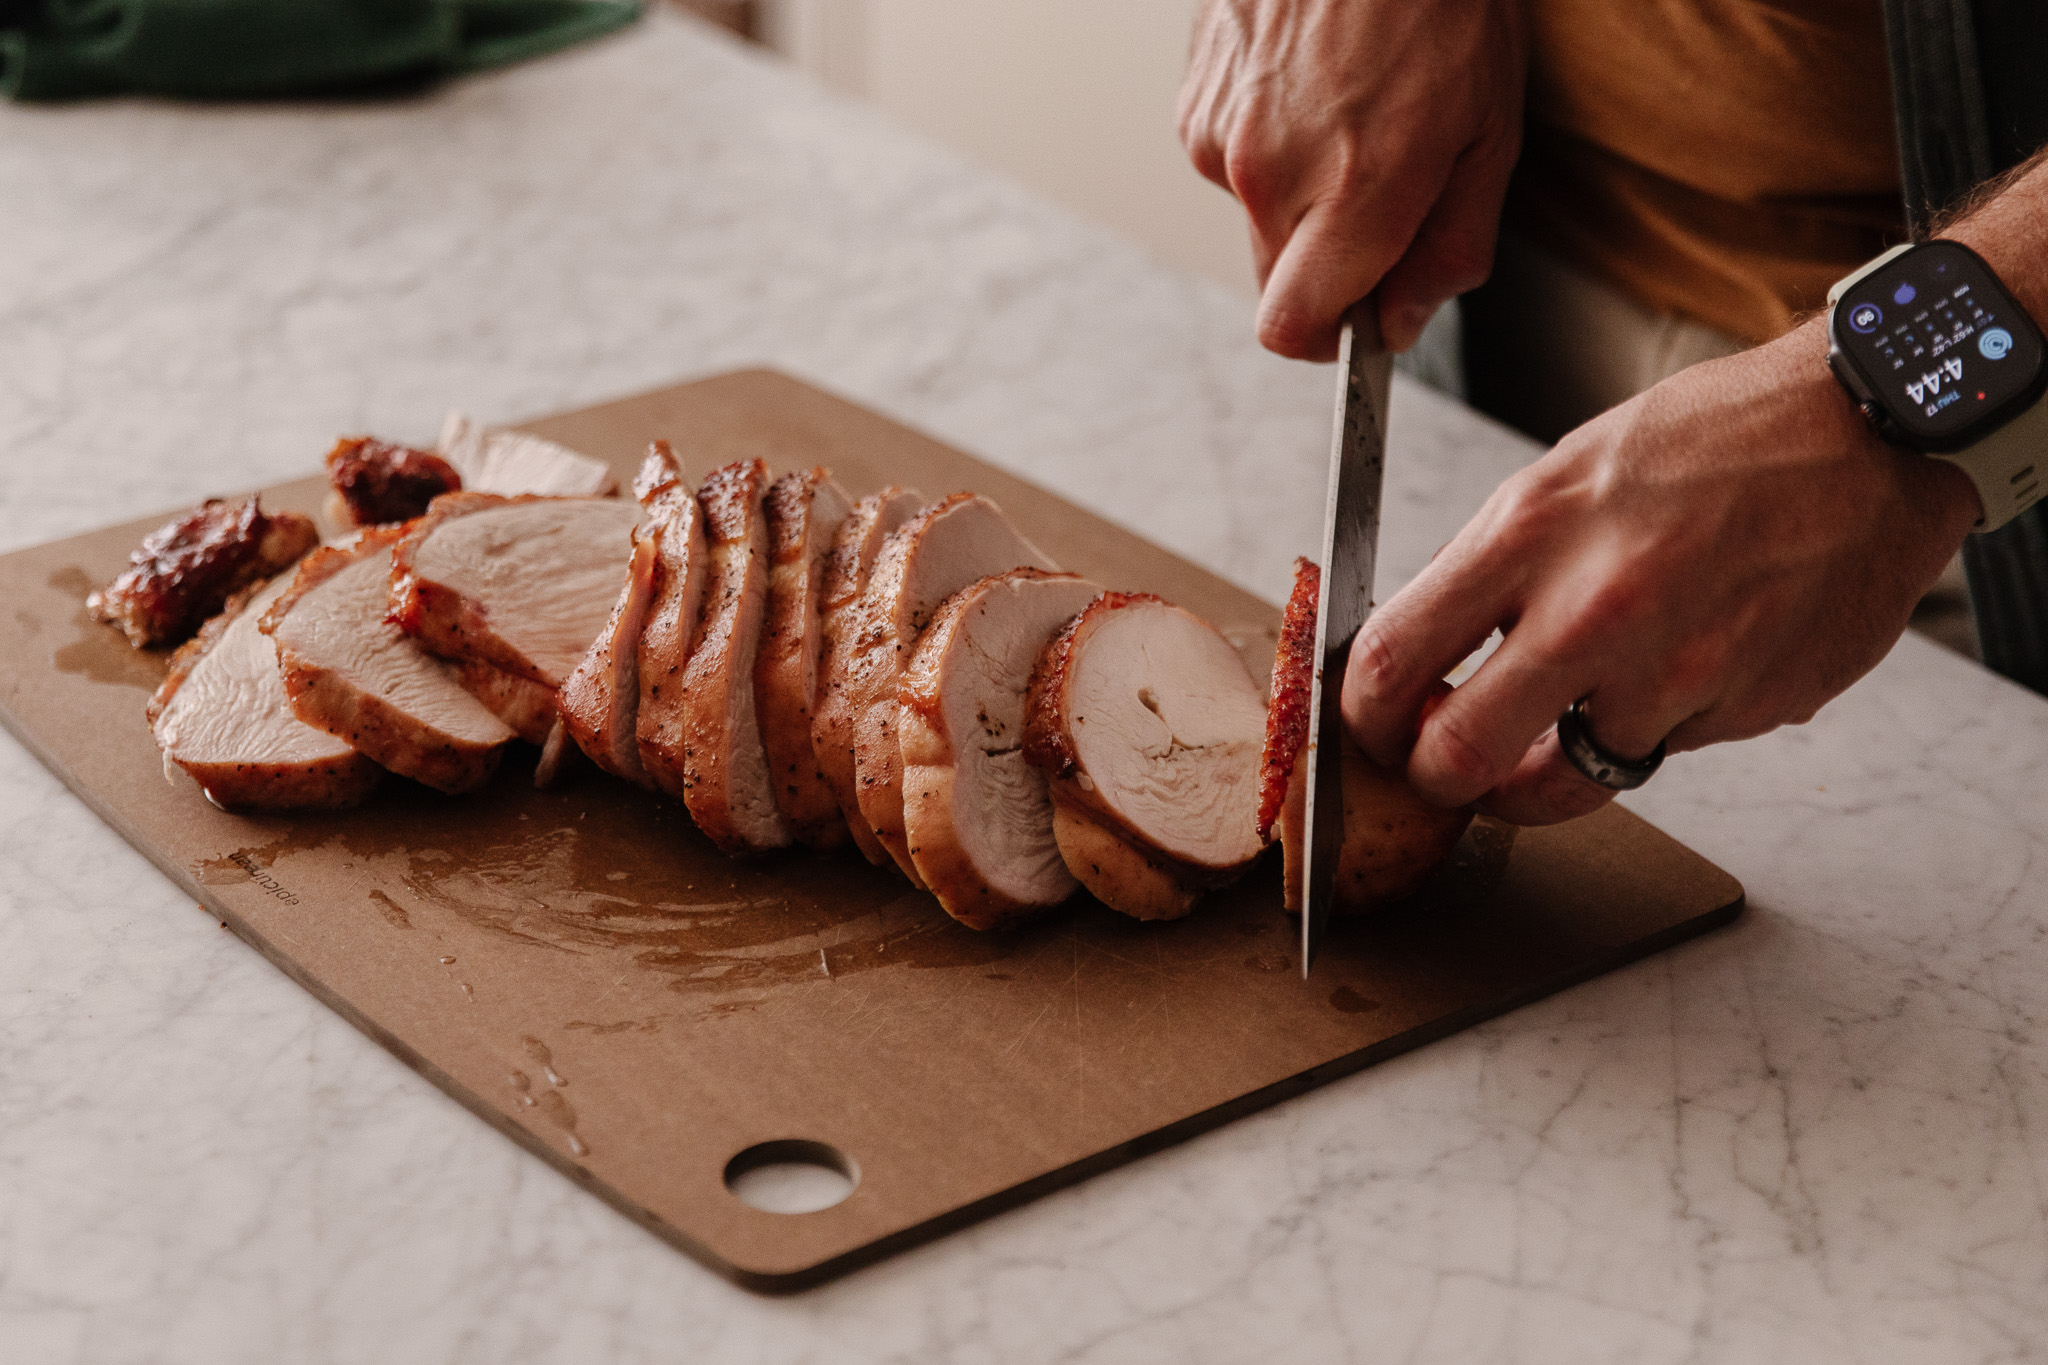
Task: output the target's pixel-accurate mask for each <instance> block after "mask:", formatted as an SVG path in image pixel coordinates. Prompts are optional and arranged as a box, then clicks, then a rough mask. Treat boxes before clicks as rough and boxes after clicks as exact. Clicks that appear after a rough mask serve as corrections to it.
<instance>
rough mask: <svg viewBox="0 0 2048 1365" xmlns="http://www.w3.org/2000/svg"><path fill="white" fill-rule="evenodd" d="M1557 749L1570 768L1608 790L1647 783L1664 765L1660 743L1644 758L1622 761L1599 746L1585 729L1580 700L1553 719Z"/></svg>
mask: <svg viewBox="0 0 2048 1365" xmlns="http://www.w3.org/2000/svg"><path fill="white" fill-rule="evenodd" d="M1557 747H1558V748H1560V749H1562V750H1564V756H1565V757H1566V758H1567V759H1569V760H1571V765H1572V766H1573V767H1574V768H1577V769H1578V770H1579V771H1580V772H1582V773H1584V774H1585V775H1586V776H1587V777H1588V778H1589V779H1591V780H1592V781H1594V782H1598V783H1599V784H1600V785H1601V786H1603V787H1606V788H1607V789H1608V790H1609V791H1618V792H1625V791H1629V790H1631V789H1632V788H1635V787H1640V786H1642V785H1643V784H1644V783H1645V782H1648V781H1649V780H1650V776H1651V774H1653V773H1655V772H1656V771H1657V769H1658V768H1659V767H1661V766H1662V765H1663V763H1664V742H1663V741H1662V740H1659V741H1657V747H1656V748H1654V749H1652V750H1651V751H1650V753H1649V756H1648V757H1645V758H1622V757H1621V756H1620V755H1618V754H1611V753H1609V752H1607V750H1605V749H1603V748H1601V747H1600V745H1599V744H1598V743H1597V742H1596V741H1595V740H1594V738H1593V735H1592V732H1591V731H1589V730H1587V729H1586V699H1585V698H1584V697H1580V698H1579V699H1578V700H1577V701H1575V702H1573V703H1572V704H1571V707H1570V708H1569V709H1568V710H1566V712H1565V713H1564V714H1563V715H1561V716H1559V717H1558V718H1557Z"/></svg>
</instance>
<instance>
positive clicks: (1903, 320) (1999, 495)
mask: <svg viewBox="0 0 2048 1365" xmlns="http://www.w3.org/2000/svg"><path fill="white" fill-rule="evenodd" d="M1828 368H1829V369H1831V370H1833V371H1834V373H1835V378H1836V379H1838V380H1840V381H1841V384H1842V387H1843V388H1845V389H1847V390H1848V391H1849V397H1850V398H1851V399H1852V400H1853V401H1854V402H1855V403H1856V406H1857V407H1858V408H1859V409H1861V410H1862V413H1863V416H1864V417H1865V418H1866V419H1867V420H1868V421H1869V422H1870V424H1871V426H1873V427H1875V428H1876V429H1877V434H1878V435H1879V436H1881V437H1883V438H1884V439H1885V440H1887V441H1889V442H1891V443H1892V444H1894V445H1899V446H1904V447H1905V448H1906V449H1908V450H1917V451H1921V452H1922V453H1924V454H1927V455H1932V456H1933V457H1935V458H1936V459H1940V460H1947V461H1948V462H1949V463H1950V464H1953V465H1956V466H1958V467H1960V468H1961V469H1962V471H1963V472H1964V473H1965V474H1968V475H1969V476H1970V480H1971V482H1973V483H1975V484H1976V485H1977V492H1978V494H1979V496H1981V497H1982V498H1983V500H1984V515H1983V517H1982V518H1981V519H1980V520H1979V521H1978V522H1977V524H1976V526H1975V527H1974V528H1972V529H1974V530H1977V531H1995V530H1997V529H1998V528H1999V527H2001V526H2003V525H2005V523H2007V522H2008V521H2011V520H2012V519H2013V518H2014V517H2016V516H2018V515H2019V514H2020V513H2021V512H2024V511H2026V510H2027V508H2029V507H2031V506H2033V504H2034V503H2035V502H2036V501H2038V500H2039V499H2040V497H2041V493H2042V489H2043V487H2044V484H2043V480H2042V477H2041V475H2042V472H2043V470H2044V469H2048V403H2042V402H2041V401H2040V399H2041V393H2042V391H2043V390H2044V389H2048V347H2044V345H2043V344H2042V340H2041V329H2040V328H2038V327H2036V326H2035V325H2034V320H2033V319H2032V318H2030V317H2028V316H2027V313H2026V310H2025V309H2023V308H2021V307H2020V306H2019V303H2018V302H2017V301H2016V300H2015V299H2014V298H2013V296H2012V295H2011V294H2010V293H2008V292H2007V291H2006V288H2005V286H2004V285H2003V284H2001V283H2000V282H1999V279H1998V276H1997V275H1995V274H1993V273H1992V270H1991V267H1990V266H1988V265H1986V264H1985V263H1984V258H1983V257H1982V256H1979V255H1978V254H1977V253H1976V252H1974V251H1972V250H1970V249H1969V248H1968V247H1966V246H1964V245H1962V244H1961V243H1960V242H1951V241H1946V240H1941V241H1931V242H1919V243H1909V244H1907V245H1905V246H1899V247H1893V248H1892V249H1891V250H1890V251H1887V252H1886V253H1885V254H1884V255H1882V256H1879V257H1878V258H1877V259H1876V260H1874V261H1872V262H1870V264H1868V265H1866V266H1864V267H1863V268H1862V269H1861V270H1858V271H1857V272H1856V273H1855V274H1853V275H1850V276H1849V277H1848V278H1846V279H1843V280H1841V281H1839V282H1837V283H1836V285H1835V287H1834V288H1832V289H1830V290H1828Z"/></svg>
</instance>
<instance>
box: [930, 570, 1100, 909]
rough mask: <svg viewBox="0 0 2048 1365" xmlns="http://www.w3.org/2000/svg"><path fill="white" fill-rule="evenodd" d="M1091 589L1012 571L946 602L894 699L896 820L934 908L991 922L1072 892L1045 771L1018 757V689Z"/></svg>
mask: <svg viewBox="0 0 2048 1365" xmlns="http://www.w3.org/2000/svg"><path fill="white" fill-rule="evenodd" d="M1101 591H1102V589H1101V588H1099V587H1097V586H1096V585H1095V584H1093V583H1090V582H1088V581H1087V580H1086V579H1084V578H1078V577H1076V576H1074V575H1072V574H1048V573H1043V572H1041V571H1039V570H1037V569H1012V570H1011V571H1010V572H1008V573H1002V574H996V575H994V576H993V577H990V578H984V579H982V580H981V581H980V582H979V583H976V584H974V585H973V586H972V587H968V588H964V589H962V590H961V591H959V592H957V593H954V594H953V596H951V597H950V598H948V599H946V603H945V605H944V606H942V607H941V608H940V609H939V612H938V615H936V616H934V617H933V618H932V623H931V625H930V626H929V627H927V628H926V630H925V632H924V635H923V636H922V637H921V638H920V639H919V640H918V643H917V651H916V652H915V653H914V654H913V655H912V656H911V659H910V667H909V668H908V669H907V670H906V671H905V672H904V675H903V682H902V685H901V687H900V688H899V689H898V692H897V698H898V701H899V702H900V711H899V715H898V720H897V726H898V740H899V743H900V746H901V750H902V756H903V828H904V834H905V836H906V838H907V840H908V843H909V848H910V857H911V861H912V862H913V863H914V864H915V865H916V867H917V871H918V875H919V876H921V877H923V879H924V883H925V885H926V886H927V887H929V888H930V889H931V892H932V894H933V895H935V896H937V897H938V899H939V904H940V905H942V906H944V907H945V909H946V913H947V914H949V915H951V916H952V917H953V918H954V919H957V920H959V921H960V922H961V923H962V924H965V925H968V926H969V927H971V928H975V929H994V928H998V927H1001V926H1003V925H1006V924H1011V923H1014V922H1016V921H1018V920H1020V919H1023V918H1026V917H1027V916H1029V915H1031V914H1033V913H1034V912H1036V911H1039V910H1043V909H1045V908H1047V907H1049V906H1054V905H1058V904H1059V903H1060V902H1062V901H1064V900H1066V899H1067V897H1069V896H1071V895H1073V894H1074V892H1075V890H1076V889H1078V883H1077V882H1076V881H1075V879H1074V876H1073V874H1072V873H1070V872H1068V871H1067V867H1066V864H1065V863H1064V862H1062V861H1061V859H1060V851H1059V847H1058V845H1057V844H1056V843H1055V842H1054V840H1053V809H1052V795H1051V793H1050V792H1049V791H1048V790H1047V788H1046V782H1045V774H1044V773H1042V772H1040V771H1039V770H1038V769H1036V768H1034V767H1032V766H1031V765H1030V764H1029V763H1028V762H1026V761H1025V758H1024V752H1023V749H1024V694H1025V690H1026V688H1027V687H1028V686H1029V684H1030V681H1031V670H1032V666H1033V665H1034V664H1036V663H1037V661H1038V656H1039V654H1040V652H1041V651H1043V650H1044V648H1045V645H1046V642H1047V641H1049V640H1051V639H1052V637H1053V635H1054V634H1056V633H1057V632H1058V631H1059V629H1060V627H1061V626H1063V625H1065V624H1066V623H1067V622H1068V621H1069V620H1071V619H1072V618H1073V617H1074V616H1075V615H1076V614H1077V613H1079V612H1080V611H1081V609H1082V608H1084V607H1086V606H1087V605H1088V604H1089V602H1091V601H1093V600H1094V599H1095V598H1096V597H1097V596H1098V595H1099V594H1100V593H1101Z"/></svg>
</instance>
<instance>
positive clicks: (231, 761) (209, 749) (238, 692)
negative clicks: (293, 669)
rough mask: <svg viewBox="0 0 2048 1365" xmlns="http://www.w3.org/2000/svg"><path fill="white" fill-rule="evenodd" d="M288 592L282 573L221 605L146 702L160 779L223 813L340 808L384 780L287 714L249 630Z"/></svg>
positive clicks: (272, 667) (258, 638) (280, 686)
mask: <svg viewBox="0 0 2048 1365" xmlns="http://www.w3.org/2000/svg"><path fill="white" fill-rule="evenodd" d="M290 585H291V575H290V574H280V575H279V576H278V577H276V578H274V579H272V580H271V581H270V582H269V583H268V584H265V585H262V586H259V587H255V588H250V589H247V590H246V591H244V592H242V593H239V594H237V595H236V596H235V597H234V598H232V599H230V600H229V602H228V605H227V607H226V609H225V610H223V611H222V612H221V613H220V614H219V615H218V616H215V617H214V618H213V619H212V620H211V621H208V622H207V623H206V624H205V625H204V626H203V627H201V628H200V631H199V634H198V635H197V636H196V637H194V638H193V639H191V640H189V641H187V642H186V643H185V644H184V645H183V646H181V647H180V648H179V650H178V652H177V653H176V654H174V655H172V656H171V671H170V673H169V674H168V675H167V676H166V677H165V678H164V681H163V685H162V686H161V687H159V688H157V690H156V695H155V696H153V697H151V698H150V700H149V707H148V715H149V723H150V730H151V733H152V734H154V735H155V737H156V742H157V747H158V748H160V749H162V750H163V752H164V771H165V774H166V775H168V774H169V772H170V766H171V765H172V764H173V763H175V764H177V765H178V766H179V767H180V768H183V769H184V770H185V771H186V772H188V773H190V774H191V775H192V777H193V779H194V780H195V781H197V782H198V783H199V786H200V789H201V790H202V791H204V792H205V793H206V799H207V800H209V801H211V802H213V804H214V805H216V806H219V807H220V808H221V809H222V810H230V811H287V810H340V809H342V808H344V807H347V806H353V805H355V804H356V803H357V802H358V801H361V800H362V799H363V797H364V796H365V795H366V794H367V793H368V792H369V790H370V789H371V788H372V787H374V786H376V785H377V781H378V779H379V778H381V777H383V775H384V770H383V769H381V768H379V767H378V766H377V765H376V764H375V763H372V762H371V761H370V760H369V759H367V758H364V757H363V756H362V755H361V754H359V753H357V752H356V751H355V750H354V749H352V748H350V747H349V746H348V745H347V744H345V743H343V742H342V741H341V740H339V739H336V738H335V737H334V736H333V735H330V734H328V733H327V732H326V731H324V730H316V729H314V728H313V727H312V726H310V725H307V724H306V723H305V722H304V721H302V720H300V719H299V718H298V717H297V716H296V715H294V714H293V713H292V705H291V699H290V698H289V697H287V696H286V695H285V690H284V676H283V674H282V673H281V672H280V671H279V670H278V664H277V645H276V643H275V642H273V641H272V640H271V638H270V637H269V636H267V635H265V634H264V633H263V632H262V631H260V630H258V629H257V623H258V622H259V621H261V620H262V619H263V613H264V612H266V611H268V610H269V609H270V604H271V603H272V602H274V601H276V600H277V598H278V596H279V595H280V594H281V593H283V592H284V590H285V589H286V588H287V587H289V586H290Z"/></svg>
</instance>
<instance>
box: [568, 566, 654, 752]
mask: <svg viewBox="0 0 2048 1365" xmlns="http://www.w3.org/2000/svg"><path fill="white" fill-rule="evenodd" d="M654 561H655V543H654V540H653V539H652V538H651V537H646V536H642V537H639V538H636V539H635V541H634V543H633V557H632V558H631V559H630V560H628V561H627V562H626V584H625V586H624V587H622V588H620V589H619V599H618V601H617V602H616V603H614V604H613V606H612V614H611V619H610V620H608V621H606V622H605V626H604V629H603V630H602V631H600V632H598V636H597V638H596V639H595V640H593V641H591V642H590V649H589V650H588V651H587V652H586V653H585V654H584V656H583V661H582V662H581V663H579V664H577V665H576V668H575V670H574V671H573V672H571V673H570V674H569V679H568V681H567V682H565V683H563V684H562V690H561V691H560V692H559V693H558V694H556V705H557V707H558V709H559V710H560V712H561V717H562V724H563V726H564V727H566V729H567V731H568V735H569V738H571V739H573V740H575V741H576V747H577V748H579V749H581V750H582V751H583V752H584V753H585V754H587V755H589V757H590V760H591V762H593V763H595V764H597V766H598V767H600V768H602V769H604V770H605V771H606V772H608V773H610V774H612V776H614V777H622V778H624V779H625V780H626V781H628V782H632V783H635V784H636V785H638V786H642V787H651V786H653V785H654V783H653V780H652V779H651V778H649V777H648V776H647V768H646V766H645V765H644V764H642V763H641V762H640V737H639V733H638V728H637V727H638V721H639V709H640V707H639V703H640V628H641V626H642V625H643V624H644V623H645V622H646V620H647V604H648V602H649V601H650V600H652V598H653V595H654Z"/></svg>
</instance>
